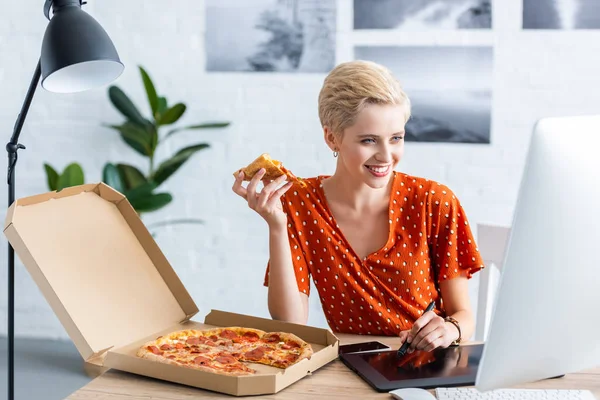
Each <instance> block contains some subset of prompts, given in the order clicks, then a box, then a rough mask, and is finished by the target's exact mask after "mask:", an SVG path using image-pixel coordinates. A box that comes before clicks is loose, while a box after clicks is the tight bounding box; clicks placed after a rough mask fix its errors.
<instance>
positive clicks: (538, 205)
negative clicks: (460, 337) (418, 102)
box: [475, 116, 600, 391]
mask: <svg viewBox="0 0 600 400" xmlns="http://www.w3.org/2000/svg"><path fill="white" fill-rule="evenodd" d="M599 365H600V116H581V117H565V118H545V119H542V120H540V121H538V123H537V124H536V125H535V127H534V132H533V136H532V139H531V143H530V148H529V153H528V155H527V161H526V165H525V170H524V173H523V177H522V181H521V186H520V190H519V196H518V201H517V204H516V208H515V212H514V219H513V224H512V228H511V233H510V237H509V240H508V243H507V248H506V255H505V258H504V265H503V266H502V275H501V277H500V282H499V286H498V291H497V293H496V299H495V302H494V306H493V311H492V319H491V326H490V331H489V336H488V339H487V341H486V343H485V346H484V350H483V355H482V359H481V362H480V365H479V368H478V371H477V376H476V383H475V386H476V387H477V389H478V390H480V391H486V390H491V389H496V388H501V387H510V386H513V385H516V384H520V383H524V382H531V381H535V380H540V379H545V378H549V377H554V376H559V375H562V374H565V373H568V372H575V371H579V370H583V369H587V368H592V367H597V366H599Z"/></svg>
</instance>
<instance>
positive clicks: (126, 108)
mask: <svg viewBox="0 0 600 400" xmlns="http://www.w3.org/2000/svg"><path fill="white" fill-rule="evenodd" d="M108 97H109V99H110V101H111V102H112V103H113V105H114V106H115V107H116V109H117V110H119V111H120V112H121V114H123V115H124V116H125V118H127V119H128V120H129V121H131V122H133V123H135V124H137V125H140V126H144V125H145V124H147V123H148V121H147V120H146V119H145V118H144V117H143V116H142V114H140V112H139V111H138V109H137V108H136V106H135V105H134V104H133V102H132V101H131V100H129V97H127V95H126V94H125V93H124V92H123V91H122V90H121V89H119V88H118V87H117V86H111V87H110V88H109V89H108Z"/></svg>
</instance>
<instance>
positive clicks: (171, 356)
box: [167, 354, 176, 360]
mask: <svg viewBox="0 0 600 400" xmlns="http://www.w3.org/2000/svg"><path fill="white" fill-rule="evenodd" d="M167 358H170V359H171V360H174V359H175V358H176V357H175V356H174V355H173V354H171V355H170V356H167Z"/></svg>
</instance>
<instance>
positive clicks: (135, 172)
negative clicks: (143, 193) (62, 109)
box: [117, 164, 148, 193]
mask: <svg viewBox="0 0 600 400" xmlns="http://www.w3.org/2000/svg"><path fill="white" fill-rule="evenodd" d="M117 169H118V171H119V174H120V176H121V181H122V182H123V186H124V189H125V192H126V191H128V190H131V189H134V188H136V187H138V186H141V185H143V184H145V183H147V182H148V180H147V179H146V177H145V176H144V174H142V172H141V171H140V170H139V169H137V168H136V167H134V166H133V165H128V164H117ZM121 193H124V192H121Z"/></svg>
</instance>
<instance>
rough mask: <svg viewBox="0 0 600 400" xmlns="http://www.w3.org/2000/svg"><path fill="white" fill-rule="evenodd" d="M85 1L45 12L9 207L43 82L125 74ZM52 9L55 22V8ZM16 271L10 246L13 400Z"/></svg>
mask: <svg viewBox="0 0 600 400" xmlns="http://www.w3.org/2000/svg"><path fill="white" fill-rule="evenodd" d="M83 4H85V2H84V1H83V0H46V1H45V4H44V14H45V15H46V18H48V20H50V23H49V24H48V27H47V28H46V33H45V34H44V40H43V42H42V51H41V57H40V60H39V61H38V64H37V67H36V69H35V73H34V74H33V78H32V80H31V83H30V84H29V89H28V90H27V95H26V96H25V101H24V102H23V106H22V107H21V112H20V113H19V116H18V117H17V121H16V123H15V127H14V131H13V134H12V137H11V138H10V142H9V143H8V144H7V145H6V151H8V205H9V206H10V205H11V204H12V203H13V202H14V201H15V165H16V163H17V151H18V150H19V149H24V148H25V146H23V145H22V144H20V143H19V134H20V133H21V128H22V127H23V123H24V121H25V117H26V116H27V111H28V110H29V106H30V105H31V100H32V99H33V95H34V93H35V90H36V88H37V85H38V83H39V81H40V77H41V78H42V87H43V88H44V89H46V90H48V91H51V92H57V93H74V92H81V91H84V90H88V89H92V88H94V87H98V86H102V85H105V84H108V83H110V82H112V81H113V80H115V79H116V78H118V77H119V76H120V75H121V73H122V72H123V68H124V67H123V64H122V63H121V60H120V59H119V55H118V54H117V50H116V49H115V46H114V45H113V43H112V41H111V40H110V38H109V37H108V35H107V33H106V32H105V31H104V29H102V27H101V26H100V24H99V23H98V22H96V20H95V19H94V18H92V17H91V16H90V15H88V14H86V13H85V12H83V11H82V10H81V6H82V5H83ZM51 9H52V14H53V15H52V19H50V10H51ZM14 272H15V252H14V249H13V248H12V246H11V245H10V243H9V245H8V400H13V399H14V375H15V374H14V361H15V358H14V335H15V330H14V317H15V315H14V314H15V303H14V297H15V296H14V289H15V282H14Z"/></svg>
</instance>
